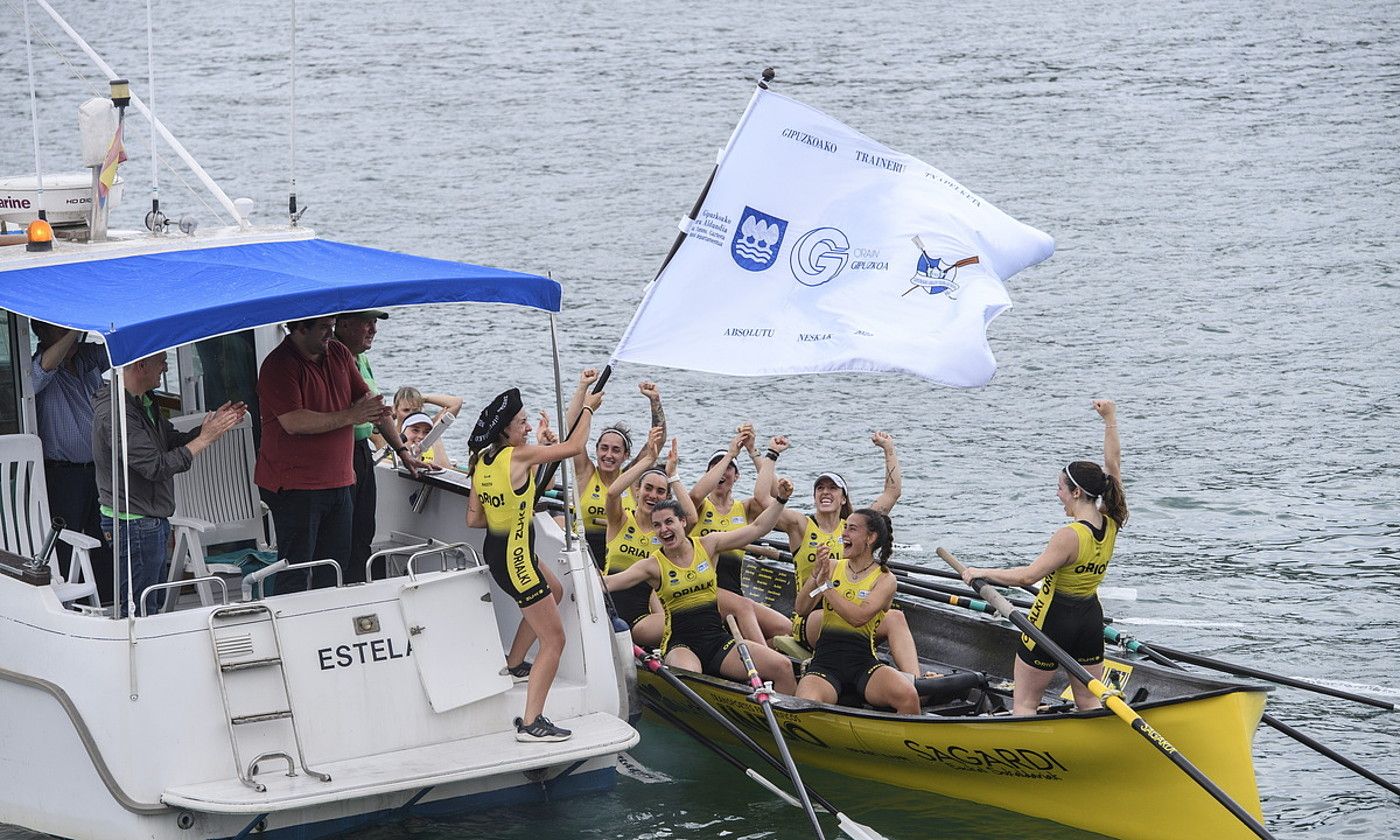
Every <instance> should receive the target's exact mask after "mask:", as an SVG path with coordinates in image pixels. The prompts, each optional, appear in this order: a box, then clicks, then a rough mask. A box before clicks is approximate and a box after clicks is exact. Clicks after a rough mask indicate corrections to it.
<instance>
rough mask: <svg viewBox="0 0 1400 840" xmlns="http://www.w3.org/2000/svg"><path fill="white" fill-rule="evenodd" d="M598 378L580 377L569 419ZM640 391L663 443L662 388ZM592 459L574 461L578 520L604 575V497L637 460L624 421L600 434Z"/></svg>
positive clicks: (626, 501)
mask: <svg viewBox="0 0 1400 840" xmlns="http://www.w3.org/2000/svg"><path fill="white" fill-rule="evenodd" d="M597 378H598V371H596V370H594V369H592V368H589V369H587V370H585V371H584V372H583V374H582V375H581V376H580V378H579V386H578V390H577V391H575V393H574V396H573V401H572V402H571V403H570V405H569V414H568V416H569V417H575V416H576V415H577V413H578V405H579V400H581V399H583V394H584V393H585V392H586V391H587V389H588V386H589V385H591V384H592V383H593V382H594V380H596V379H597ZM637 390H638V391H640V392H641V394H642V396H644V397H646V398H647V401H648V402H650V403H651V425H652V426H659V427H661V439H662V440H665V439H666V412H665V410H664V409H662V407H661V388H660V387H659V386H658V385H657V384H656V383H655V382H651V381H643V382H641V383H640V384H638V386H637ZM593 455H594V457H592V458H590V457H588V453H586V452H585V453H582V454H580V455H579V456H578V457H576V458H574V475H575V480H576V481H577V482H578V499H579V511H580V513H579V517H580V518H581V519H583V537H584V539H585V540H587V542H588V549H589V551H591V552H592V553H593V562H594V563H596V564H597V566H598V569H599V571H603V570H605V569H606V568H607V556H608V545H607V544H608V537H607V525H606V522H605V521H604V518H603V517H604V516H605V515H606V514H605V511H604V510H603V501H604V499H603V497H604V496H606V495H607V492H608V487H609V486H611V485H612V483H613V482H615V481H617V477H618V476H619V475H621V474H622V471H623V470H625V469H627V468H628V467H631V466H632V465H633V464H635V463H636V460H635V459H632V460H629V459H630V458H632V432H631V429H630V428H628V426H627V424H626V423H623V422H621V421H616V422H614V423H613V424H612V425H610V426H607V427H605V428H604V429H603V430H602V431H601V432H599V433H598V439H597V442H596V443H594V446H593ZM632 499H633V497H632V495H631V492H630V491H629V492H628V493H625V494H623V497H622V505H623V507H626V508H628V509H634V508H636V503H635V502H633V500H632ZM643 518H645V517H643Z"/></svg>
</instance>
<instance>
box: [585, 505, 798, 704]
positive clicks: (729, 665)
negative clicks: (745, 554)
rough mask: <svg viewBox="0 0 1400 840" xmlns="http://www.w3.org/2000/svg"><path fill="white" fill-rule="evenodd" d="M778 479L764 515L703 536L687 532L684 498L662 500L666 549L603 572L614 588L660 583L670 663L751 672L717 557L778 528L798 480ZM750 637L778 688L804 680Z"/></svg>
mask: <svg viewBox="0 0 1400 840" xmlns="http://www.w3.org/2000/svg"><path fill="white" fill-rule="evenodd" d="M778 485H779V486H778V497H777V499H775V502H776V504H773V505H770V506H769V507H768V509H767V510H765V511H763V513H762V514H760V515H759V517H758V518H757V520H755V521H754V522H752V523H751V524H749V525H745V526H744V527H742V528H739V529H737V530H734V531H716V532H714V533H712V534H706V535H705V536H703V537H689V536H687V535H686V527H687V524H688V523H687V521H686V517H685V514H684V513H683V512H682V510H681V505H680V503H679V502H675V501H671V500H669V499H668V500H666V501H662V502H658V503H656V504H655V505H653V506H652V509H651V520H652V525H653V527H655V529H656V535H657V537H658V538H659V539H660V540H661V548H660V550H659V551H656V552H654V553H653V554H652V555H651V556H649V557H647V558H645V559H642V560H639V561H637V562H636V563H633V564H632V566H631V567H629V568H628V569H627V570H626V571H623V572H619V573H617V574H615V575H608V576H607V577H606V578H604V584H605V585H606V586H607V588H608V590H609V591H612V592H617V591H619V590H622V589H626V588H628V587H630V586H635V585H636V584H638V583H646V584H648V585H650V586H651V587H652V588H654V589H655V590H656V592H657V595H658V596H659V597H660V599H661V605H662V607H663V609H664V610H665V615H666V619H665V628H664V630H663V633H662V638H661V651H662V654H663V656H664V657H665V662H666V664H667V665H670V666H672V667H676V668H684V669H686V670H689V671H698V672H702V673H705V674H709V675H711V676H716V677H725V678H728V679H732V680H740V679H743V678H744V676H745V675H746V674H747V669H745V667H744V663H743V662H742V661H741V660H740V657H739V651H738V650H737V649H736V648H735V645H734V637H733V636H731V635H730V634H729V632H728V631H727V630H726V629H725V626H724V619H723V618H722V617H721V615H720V610H719V605H718V599H719V591H720V590H719V586H718V584H717V582H716V570H715V562H714V560H715V558H716V557H718V555H719V552H721V551H725V550H727V549H733V548H738V547H740V546H744V545H747V544H748V543H750V542H751V541H753V540H755V539H757V538H758V537H761V536H763V535H764V534H766V533H768V531H769V530H771V529H772V527H773V523H774V522H775V521H777V518H778V514H779V513H780V512H781V511H782V508H783V505H784V504H786V503H787V497H788V494H789V493H791V492H792V482H790V481H788V480H787V479H781V480H780V481H779V482H778ZM747 641H748V643H749V645H750V649H749V651H750V655H751V656H752V657H753V660H754V664H755V665H756V666H757V668H758V673H759V676H760V677H762V678H763V679H765V680H770V681H771V682H772V683H773V687H774V688H775V689H776V690H777V691H780V692H782V693H784V694H791V693H792V691H793V689H794V688H795V687H796V684H797V683H796V680H795V679H794V678H793V674H792V663H791V661H790V660H789V659H788V658H787V657H786V656H784V655H782V654H781V653H778V652H777V651H775V650H771V649H770V648H768V647H767V645H766V644H764V642H763V640H762V639H748V640H747Z"/></svg>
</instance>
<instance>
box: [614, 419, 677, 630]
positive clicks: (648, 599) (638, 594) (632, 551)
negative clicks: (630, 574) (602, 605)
mask: <svg viewBox="0 0 1400 840" xmlns="http://www.w3.org/2000/svg"><path fill="white" fill-rule="evenodd" d="M664 435H665V429H663V428H662V427H661V426H653V427H652V429H651V432H650V433H648V434H647V442H646V445H645V446H644V447H642V452H641V454H640V455H639V456H638V457H637V460H636V461H634V462H633V463H632V465H631V466H630V467H628V468H627V469H626V470H625V471H623V472H622V473H621V474H619V475H618V476H617V478H616V479H615V480H614V481H613V482H612V483H611V484H609V485H608V488H607V492H606V495H605V497H604V501H603V510H604V513H605V514H606V522H607V525H606V528H607V532H606V534H607V542H606V554H605V557H606V558H607V565H606V566H605V571H606V572H607V574H617V573H619V572H623V571H625V570H627V569H629V568H631V567H632V566H633V565H635V564H636V563H637V562H638V561H639V560H642V559H645V558H647V557H650V556H651V555H652V554H653V553H654V552H655V551H656V550H657V549H658V548H659V547H660V545H661V540H660V539H659V538H658V537H657V536H656V528H655V526H654V525H653V524H652V520H651V512H652V509H653V508H654V507H655V506H656V505H657V504H659V503H660V502H663V501H665V500H666V499H669V498H670V497H671V485H672V484H675V485H676V486H677V487H678V488H679V491H678V498H680V499H682V500H683V501H682V503H681V504H682V509H683V510H684V511H685V513H686V514H687V516H688V518H691V519H693V518H694V517H695V506H694V505H692V504H691V503H690V496H689V495H688V494H687V493H686V492H685V486H684V485H683V484H682V483H681V480H680V478H679V477H678V476H677V475H676V467H677V465H678V464H679V462H680V457H679V453H678V450H677V446H676V441H675V440H672V441H671V452H670V454H669V455H667V457H666V468H665V469H664V470H663V469H660V468H658V467H657V466H656V460H657V456H658V455H659V454H660V452H661V441H662V440H663V439H664V438H663V436H664ZM595 474H596V473H595ZM629 491H630V493H631V497H632V498H634V499H636V503H635V504H634V505H632V506H628V505H627V504H625V501H626V497H627V494H628V493H629ZM612 598H613V606H614V607H616V609H617V615H618V618H621V619H622V620H623V621H624V622H626V623H627V626H628V627H630V628H631V629H632V640H633V641H634V642H636V643H637V644H639V645H641V646H643V647H647V648H651V647H655V646H656V645H658V644H660V642H661V637H662V634H663V631H664V629H665V624H666V622H665V616H664V614H663V613H662V612H661V604H660V602H659V601H657V599H656V595H655V593H653V591H652V587H651V586H648V585H647V583H646V582H645V581H639V582H637V584H636V585H634V586H630V587H628V588H626V589H618V590H615V591H613V593H612Z"/></svg>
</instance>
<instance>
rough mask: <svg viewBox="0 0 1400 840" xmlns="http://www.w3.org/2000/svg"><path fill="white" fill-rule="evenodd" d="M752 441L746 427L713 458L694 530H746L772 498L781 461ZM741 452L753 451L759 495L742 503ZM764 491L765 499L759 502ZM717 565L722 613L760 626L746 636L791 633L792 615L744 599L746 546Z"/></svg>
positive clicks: (699, 485)
mask: <svg viewBox="0 0 1400 840" xmlns="http://www.w3.org/2000/svg"><path fill="white" fill-rule="evenodd" d="M753 440H754V432H753V426H751V425H750V424H748V423H744V424H743V425H741V426H740V427H739V430H738V432H737V433H736V434H735V435H734V438H733V439H732V440H730V441H729V448H728V449H721V450H720V451H718V452H716V453H715V454H714V455H711V456H710V463H709V465H708V466H709V469H708V470H707V471H706V472H705V474H704V475H703V476H701V477H700V478H699V479H697V480H696V482H695V486H694V487H692V488H691V490H690V498H691V501H692V502H694V503H695V509H696V511H697V512H698V514H699V519H698V521H697V520H691V521H692V522H694V523H695V524H694V525H693V526H692V527H693V528H695V530H696V531H697V532H698V533H699V535H700V536H702V537H703V536H705V535H707V534H712V533H715V532H718V531H732V530H735V529H736V528H742V527H743V526H744V525H746V524H748V523H749V522H752V521H754V519H755V518H756V517H757V516H758V515H759V513H760V512H761V511H762V510H763V509H764V508H765V507H766V506H767V505H768V503H769V500H771V493H770V491H769V488H770V487H771V485H772V482H773V472H774V469H775V468H776V467H775V465H776V464H777V458H776V457H775V456H768V457H765V456H763V455H759V454H758V451H757V450H756V449H755V448H754V445H753ZM741 449H747V450H748V453H749V457H750V458H751V459H752V460H753V464H754V472H755V473H756V475H755V477H754V495H753V496H750V497H749V498H747V499H744V500H742V501H740V500H739V499H736V498H734V495H733V494H734V485H735V482H737V481H738V480H739V467H738V466H737V465H736V464H735V463H734V459H735V457H737V456H738V454H739V451H740V450H741ZM760 493H761V494H762V499H763V500H762V501H760V499H759V494H760ZM760 536H762V535H760ZM718 564H719V565H718V575H719V588H720V590H721V592H722V593H723V594H722V595H721V596H720V609H721V610H725V611H735V612H736V613H739V615H736V616H735V617H736V619H737V620H739V622H740V624H741V625H742V624H743V623H744V614H747V613H752V614H753V620H754V621H756V622H757V627H756V628H751V627H748V626H745V627H744V633H746V634H748V633H750V632H754V633H757V634H758V635H759V636H761V637H762V638H764V639H771V638H773V637H774V636H780V635H783V634H785V633H787V632H788V629H789V627H790V622H789V621H788V618H787V616H785V615H783V614H782V613H780V612H778V611H777V610H775V609H772V608H771V607H768V606H766V605H764V604H759V603H757V602H754V601H751V600H749V599H748V598H747V597H745V596H744V591H743V588H742V586H741V577H742V572H743V568H744V550H743V547H742V545H741V546H740V547H739V548H736V549H735V550H733V551H726V552H724V553H722V554H721V555H720V556H719V558H718Z"/></svg>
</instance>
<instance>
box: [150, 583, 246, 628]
mask: <svg viewBox="0 0 1400 840" xmlns="http://www.w3.org/2000/svg"><path fill="white" fill-rule="evenodd" d="M206 583H216V584H218V585H219V596H220V598H221V599H222V603H223V605H224V606H228V584H227V583H225V582H224V579H223V578H221V577H219V576H218V575H206V576H205V577H197V578H190V579H189V580H174V581H169V582H167V583H157V584H154V585H152V586H148V587H146V588H145V589H143V590H141V601H140V615H141V617H142V618H145V617H146V598H147V596H149V595H150V594H151V593H152V592H159V591H161V590H163V589H182V588H184V587H186V586H201V585H203V584H206Z"/></svg>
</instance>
